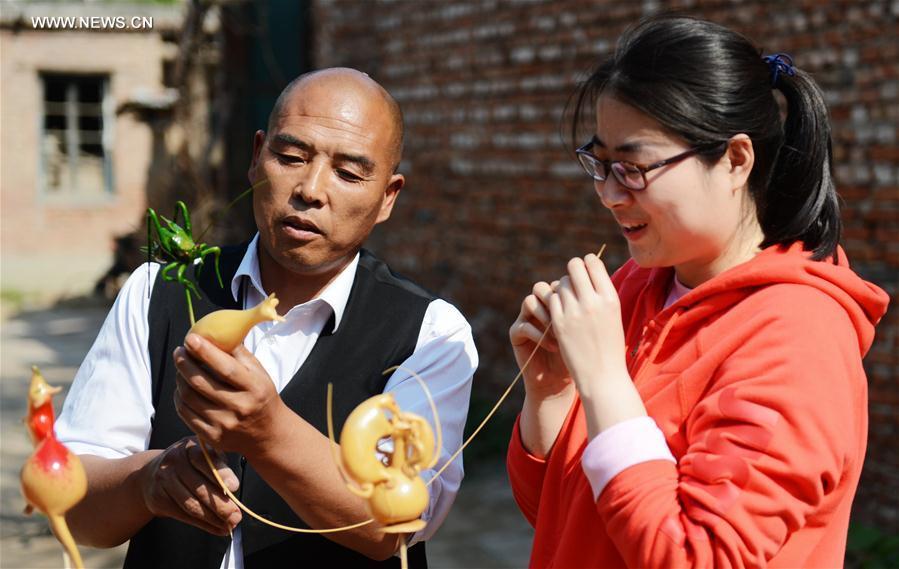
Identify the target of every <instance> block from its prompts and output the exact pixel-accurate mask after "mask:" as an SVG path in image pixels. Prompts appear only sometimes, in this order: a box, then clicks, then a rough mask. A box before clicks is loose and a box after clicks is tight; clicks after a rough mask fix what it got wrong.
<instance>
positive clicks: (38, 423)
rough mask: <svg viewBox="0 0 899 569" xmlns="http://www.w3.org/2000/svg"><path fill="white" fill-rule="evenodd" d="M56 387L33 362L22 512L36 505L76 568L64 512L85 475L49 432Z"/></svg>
mask: <svg viewBox="0 0 899 569" xmlns="http://www.w3.org/2000/svg"><path fill="white" fill-rule="evenodd" d="M59 391H60V388H59V387H50V386H49V385H47V382H46V381H45V380H44V377H43V376H42V375H41V372H40V371H38V369H37V367H36V366H33V367H32V368H31V386H30V387H29V389H28V416H27V417H26V418H25V422H26V424H27V427H28V432H29V434H30V435H31V441H32V443H34V447H35V448H34V452H33V453H32V454H31V456H30V457H28V460H26V461H25V465H24V466H23V467H22V472H21V474H20V480H21V484H22V495H23V496H25V500H26V501H27V502H28V506H27V507H26V508H25V513H29V514H30V513H31V512H32V510H33V509H34V508H37V509H38V510H40V511H41V512H43V513H44V515H46V516H47V519H49V520H50V527H51V528H52V529H53V533H54V534H55V535H56V538H57V539H58V540H59V542H60V543H61V544H62V546H63V548H64V549H65V551H66V553H67V554H68V556H69V559H71V560H72V563H73V564H74V565H75V567H76V568H79V569H80V568H81V567H83V566H84V565H83V563H82V561H81V554H80V553H78V548H77V547H76V546H75V540H74V539H73V538H72V534H71V532H69V527H68V525H66V519H65V514H66V512H67V511H69V509H71V508H72V506H74V505H75V504H77V503H78V502H80V501H81V499H82V498H84V494H85V493H86V492H87V476H86V475H85V473H84V466H82V464H81V459H79V458H78V456H77V455H75V454H73V453H72V452H71V451H70V450H69V449H67V448H66V447H65V445H63V444H62V443H61V442H59V441H58V440H57V439H56V434H55V433H54V432H53V422H54V415H53V396H54V395H55V394H57V393H59Z"/></svg>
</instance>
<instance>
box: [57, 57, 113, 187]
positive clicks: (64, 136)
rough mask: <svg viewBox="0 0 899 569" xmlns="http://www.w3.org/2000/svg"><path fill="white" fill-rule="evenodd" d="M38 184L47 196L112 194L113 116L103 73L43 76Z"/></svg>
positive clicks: (107, 84)
mask: <svg viewBox="0 0 899 569" xmlns="http://www.w3.org/2000/svg"><path fill="white" fill-rule="evenodd" d="M41 79H42V83H43V88H44V97H43V99H44V101H43V102H44V112H43V121H42V125H41V126H42V128H41V148H40V165H41V189H42V194H43V196H44V197H45V198H46V199H48V200H62V201H78V200H82V199H85V200H90V199H92V198H93V199H97V198H100V199H102V198H106V197H109V196H110V195H111V194H112V163H111V156H110V154H111V153H110V150H111V148H112V145H111V138H112V137H111V130H110V127H111V125H112V116H111V111H110V108H109V107H110V101H109V95H108V90H109V79H108V77H107V76H105V75H62V74H49V73H48V74H44V75H42V76H41Z"/></svg>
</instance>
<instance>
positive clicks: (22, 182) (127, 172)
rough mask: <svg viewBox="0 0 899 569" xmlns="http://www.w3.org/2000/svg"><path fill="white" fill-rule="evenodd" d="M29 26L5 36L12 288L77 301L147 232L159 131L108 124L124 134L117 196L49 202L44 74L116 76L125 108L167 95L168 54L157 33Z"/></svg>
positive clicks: (7, 248) (116, 167)
mask: <svg viewBox="0 0 899 569" xmlns="http://www.w3.org/2000/svg"><path fill="white" fill-rule="evenodd" d="M7 9H8V7H4V10H7ZM55 10H57V9H56V8H53V7H49V8H47V9H45V10H43V11H41V15H46V16H52V15H55ZM82 11H84V12H86V11H87V10H86V9H85V8H82ZM135 13H137V12H135ZM87 15H94V13H93V12H92V13H91V14H87ZM26 22H27V24H26V26H24V27H11V26H9V25H4V27H3V28H2V29H0V57H2V66H0V68H2V76H0V108H2V119H0V120H2V138H0V149H2V162H0V192H2V194H0V195H2V206H0V207H2V224H0V245H2V265H0V270H2V288H3V290H4V291H18V292H22V293H25V294H29V295H30V294H38V293H43V294H52V295H75V294H79V293H83V292H85V291H88V290H89V289H90V287H91V286H92V285H93V284H94V282H95V281H96V279H97V277H99V276H100V275H101V274H103V272H105V270H106V269H107V268H108V267H109V264H110V261H111V258H112V238H113V237H114V236H116V235H119V234H122V233H126V232H129V231H132V230H133V229H134V228H135V227H139V226H140V223H141V220H142V215H143V214H142V212H143V210H144V208H145V207H146V200H145V195H144V186H145V183H146V179H147V170H148V167H149V160H150V156H151V133H150V129H149V128H148V127H147V126H146V125H145V124H142V123H139V122H137V121H136V120H135V118H134V115H131V114H127V115H122V116H119V117H116V119H115V121H114V122H113V124H112V125H106V126H107V127H109V126H111V127H112V129H113V132H114V146H113V150H112V161H113V162H112V171H113V180H114V187H113V191H112V193H111V194H109V195H108V196H106V197H102V196H101V197H97V198H94V199H91V200H71V201H54V200H49V199H47V198H46V196H44V195H42V194H41V192H40V191H39V175H38V169H39V155H38V152H39V149H40V144H39V141H38V138H39V133H40V126H41V120H42V119H41V108H42V90H41V80H40V76H39V73H41V72H64V73H73V74H76V73H103V74H108V76H109V89H110V94H111V98H112V103H113V108H116V107H118V106H119V105H120V104H121V103H123V102H125V101H126V100H128V99H130V98H131V97H132V96H134V95H135V94H137V93H138V92H139V91H140V90H144V91H149V92H151V93H152V92H158V91H159V90H160V89H161V88H162V63H161V62H162V58H163V56H164V53H165V48H164V44H163V42H162V40H161V38H160V36H159V34H158V33H153V31H152V30H148V31H147V32H146V33H134V32H110V31H95V30H47V31H44V30H34V29H31V26H30V22H29V21H27V20H26Z"/></svg>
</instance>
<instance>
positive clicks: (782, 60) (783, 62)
mask: <svg viewBox="0 0 899 569" xmlns="http://www.w3.org/2000/svg"><path fill="white" fill-rule="evenodd" d="M762 59H763V60H764V61H765V63H767V64H768V67H769V68H771V86H772V87H775V86H776V85H777V77H778V76H779V75H780V74H781V73H785V74H787V75H790V76H791V77H792V76H793V75H796V69H795V68H794V67H793V58H792V57H790V56H789V54H786V53H776V54H774V55H766V56H764V57H762Z"/></svg>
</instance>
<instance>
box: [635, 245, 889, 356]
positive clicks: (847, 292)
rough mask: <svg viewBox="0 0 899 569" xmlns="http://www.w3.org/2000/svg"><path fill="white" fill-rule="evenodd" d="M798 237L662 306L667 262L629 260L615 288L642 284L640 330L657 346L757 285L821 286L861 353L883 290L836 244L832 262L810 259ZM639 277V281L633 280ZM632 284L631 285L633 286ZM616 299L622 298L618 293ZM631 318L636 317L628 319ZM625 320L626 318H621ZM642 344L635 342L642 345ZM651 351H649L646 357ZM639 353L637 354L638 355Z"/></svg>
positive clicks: (882, 306)
mask: <svg viewBox="0 0 899 569" xmlns="http://www.w3.org/2000/svg"><path fill="white" fill-rule="evenodd" d="M810 257H811V253H810V252H809V251H804V250H803V248H802V243H801V242H797V243H794V244H792V245H791V246H789V247H783V246H780V245H774V246H771V247H768V248H767V249H764V250H763V251H761V252H760V253H759V254H758V255H756V256H755V257H754V258H753V259H751V260H749V261H747V262H745V263H741V264H740V265H737V266H735V267H732V268H731V269H728V270H727V271H725V272H723V273H721V274H720V275H717V276H716V277H714V278H712V279H710V280H708V281H706V282H704V283H702V284H701V285H699V286H697V287H696V288H694V289H693V290H691V291H690V292H688V293H687V294H685V295H684V296H682V297H681V298H680V299H678V300H677V302H675V303H673V304H672V305H671V306H669V307H668V308H666V309H664V310H661V311H659V309H660V307H661V306H662V304H663V302H664V299H665V297H666V296H667V294H668V288H669V286H670V283H671V279H672V278H673V275H674V269H673V268H672V267H665V268H656V269H641V268H639V267H637V265H636V263H634V262H633V261H629V262H628V264H627V265H631V264H633V265H632V267H628V266H627V265H625V267H622V269H623V270H622V272H625V271H626V269H628V268H630V269H631V270H630V271H627V274H626V275H625V276H624V280H623V281H622V283H621V286H620V287H619V290H621V291H626V290H628V289H630V290H634V289H635V288H636V289H642V292H643V294H640V297H641V298H639V299H636V298H635V299H633V300H634V301H636V302H638V303H640V304H642V305H643V306H641V308H642V310H641V312H643V314H646V315H652V314H655V316H654V317H653V318H651V319H650V321H649V323H648V324H647V326H646V330H645V331H643V334H641V335H645V334H646V333H647V332H648V333H649V335H652V336H655V335H656V334H658V338H657V340H656V341H653V342H652V344H653V345H654V346H655V347H656V349H655V350H653V352H656V351H657V349H658V348H661V346H662V344H663V343H664V340H665V338H666V337H667V336H669V335H670V334H675V335H678V336H680V335H681V334H690V333H693V332H695V330H696V328H698V327H702V326H704V325H705V324H706V323H708V322H709V321H710V320H711V319H713V318H715V317H716V315H717V314H718V313H721V312H724V311H727V310H728V309H730V308H731V307H732V306H733V305H735V304H736V303H738V302H740V301H741V300H743V299H745V298H746V297H748V296H750V295H752V294H753V293H755V292H756V291H758V290H760V289H761V288H764V287H768V286H771V285H775V284H782V283H783V284H798V285H805V286H809V287H812V288H814V289H816V290H819V291H821V292H822V293H823V294H826V295H827V296H829V297H830V298H832V299H833V300H834V301H835V302H837V303H838V304H839V305H840V306H841V307H842V308H843V310H845V311H846V314H847V315H848V317H849V319H850V321H851V322H852V325H853V327H854V328H855V332H856V336H857V338H858V348H859V352H860V353H861V354H862V356H864V355H865V354H866V353H867V351H868V350H869V349H870V347H871V344H872V342H873V340H874V328H875V326H876V325H877V323H878V322H879V321H880V319H881V318H883V315H884V314H885V313H886V309H887V305H888V303H889V296H888V295H887V294H886V292H884V291H883V290H882V289H881V288H880V287H878V286H876V285H874V284H872V283H870V282H867V281H865V280H864V279H862V278H861V277H859V276H858V275H857V274H856V273H855V272H854V271H853V270H852V269H851V268H850V267H849V261H848V259H847V258H846V254H845V252H844V251H843V249H842V248H840V247H838V248H837V262H836V263H834V262H833V258H832V257H831V258H829V259H825V260H823V261H813V260H812V259H811V258H810ZM640 281H642V282H643V283H644V285H643V286H640V285H639V283H640ZM634 285H636V286H634ZM622 302H626V299H625V298H622ZM631 324H636V323H631ZM626 325H627V324H626ZM642 347H643V346H641V349H642ZM654 356H655V353H653V354H650V356H649V358H648V359H650V360H652V359H654ZM640 359H642V358H640Z"/></svg>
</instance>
